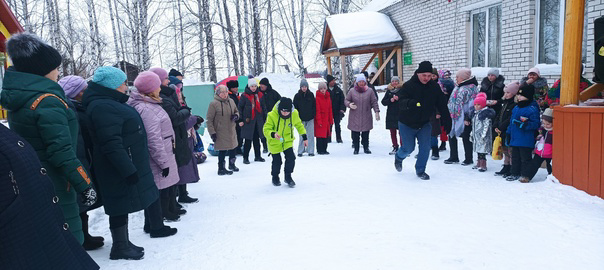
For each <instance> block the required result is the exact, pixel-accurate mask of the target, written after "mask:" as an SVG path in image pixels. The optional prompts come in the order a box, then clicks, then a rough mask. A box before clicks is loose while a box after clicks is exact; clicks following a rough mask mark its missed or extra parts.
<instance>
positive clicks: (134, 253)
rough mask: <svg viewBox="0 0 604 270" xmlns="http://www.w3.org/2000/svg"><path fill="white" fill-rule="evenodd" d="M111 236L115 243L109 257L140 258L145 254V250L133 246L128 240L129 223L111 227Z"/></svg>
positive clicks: (115, 258) (118, 258)
mask: <svg viewBox="0 0 604 270" xmlns="http://www.w3.org/2000/svg"><path fill="white" fill-rule="evenodd" d="M111 237H112V238H113V245H112V246H111V253H110V254H109V259H112V260H140V259H142V258H143V256H145V253H144V252H143V251H140V250H139V249H136V248H135V247H134V245H132V246H131V243H130V241H129V240H128V225H127V224H126V225H124V226H122V227H119V228H115V229H111Z"/></svg>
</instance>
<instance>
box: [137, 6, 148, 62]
mask: <svg viewBox="0 0 604 270" xmlns="http://www.w3.org/2000/svg"><path fill="white" fill-rule="evenodd" d="M138 5H139V9H138V10H139V12H140V16H139V18H140V21H139V25H140V40H141V48H142V51H141V54H142V56H141V58H142V63H141V68H142V69H143V70H147V69H149V68H151V56H150V54H149V24H148V21H147V15H148V8H149V5H148V2H147V0H139V1H138Z"/></svg>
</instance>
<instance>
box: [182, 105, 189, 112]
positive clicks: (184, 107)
mask: <svg viewBox="0 0 604 270" xmlns="http://www.w3.org/2000/svg"><path fill="white" fill-rule="evenodd" d="M180 109H181V110H182V109H187V110H189V111H191V107H189V106H181V107H180Z"/></svg>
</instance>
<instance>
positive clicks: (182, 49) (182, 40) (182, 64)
mask: <svg viewBox="0 0 604 270" xmlns="http://www.w3.org/2000/svg"><path fill="white" fill-rule="evenodd" d="M181 1H182V0H178V1H177V5H178V23H179V25H180V30H179V31H178V32H177V33H179V34H180V53H181V57H180V63H179V64H180V71H181V72H183V73H184V72H185V38H184V34H183V33H184V32H185V29H184V28H183V27H182V12H181Z"/></svg>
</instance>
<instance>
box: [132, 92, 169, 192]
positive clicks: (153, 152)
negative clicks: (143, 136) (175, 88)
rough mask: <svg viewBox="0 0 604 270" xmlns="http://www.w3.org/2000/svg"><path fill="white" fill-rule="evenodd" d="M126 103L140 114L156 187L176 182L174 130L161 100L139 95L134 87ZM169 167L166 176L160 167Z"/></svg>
mask: <svg viewBox="0 0 604 270" xmlns="http://www.w3.org/2000/svg"><path fill="white" fill-rule="evenodd" d="M128 105H130V106H132V107H133V108H134V109H136V111H137V112H138V114H140V116H141V119H142V120H143V124H144V125H145V131H146V132H147V145H148V147H149V157H150V159H151V160H150V163H151V171H152V172H153V180H155V184H156V185H157V188H158V189H165V188H168V187H171V186H173V185H175V184H176V183H178V180H179V176H178V167H177V166H176V159H175V157H174V140H175V139H174V130H173V129H172V122H171V121H170V117H168V114H167V113H166V111H164V109H163V108H162V107H161V101H157V100H154V99H152V98H150V97H147V96H143V95H141V94H140V93H139V92H138V91H137V90H136V89H135V90H133V91H132V93H131V94H130V99H129V100H128ZM165 168H170V172H169V174H168V176H167V177H163V176H162V169H165Z"/></svg>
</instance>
